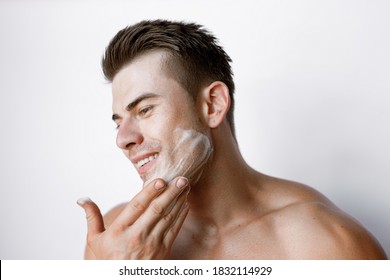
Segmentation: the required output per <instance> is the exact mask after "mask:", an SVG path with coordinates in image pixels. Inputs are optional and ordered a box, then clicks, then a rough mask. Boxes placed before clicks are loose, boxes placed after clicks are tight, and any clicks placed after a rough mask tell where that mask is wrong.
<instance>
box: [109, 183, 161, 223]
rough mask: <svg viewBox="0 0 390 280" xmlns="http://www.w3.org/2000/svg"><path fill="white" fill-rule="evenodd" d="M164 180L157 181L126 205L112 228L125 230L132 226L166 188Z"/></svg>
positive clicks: (149, 184) (147, 185)
mask: <svg viewBox="0 0 390 280" xmlns="http://www.w3.org/2000/svg"><path fill="white" fill-rule="evenodd" d="M166 186H167V185H166V183H165V181H164V180H162V179H156V180H153V181H151V182H149V183H148V184H146V185H145V187H144V188H143V189H142V190H141V191H140V192H139V193H138V194H137V195H136V196H135V197H134V198H133V199H132V200H131V201H130V202H129V203H128V204H127V205H126V207H125V208H124V209H123V211H122V212H121V213H120V214H119V215H118V217H117V218H116V219H115V220H114V222H113V223H112V226H114V227H115V226H118V227H120V228H123V227H124V226H130V225H132V224H133V223H134V222H135V221H136V220H137V219H138V218H139V217H140V216H141V215H142V214H143V213H144V212H145V211H146V209H147V208H148V207H149V205H150V203H151V202H152V201H153V199H155V198H156V197H157V196H158V195H159V194H161V192H163V190H164V189H165V188H166Z"/></svg>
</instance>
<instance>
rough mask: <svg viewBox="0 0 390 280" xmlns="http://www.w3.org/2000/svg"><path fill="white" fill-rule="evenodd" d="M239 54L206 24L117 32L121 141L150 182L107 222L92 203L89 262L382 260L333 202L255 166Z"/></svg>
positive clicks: (116, 111)
mask: <svg viewBox="0 0 390 280" xmlns="http://www.w3.org/2000/svg"><path fill="white" fill-rule="evenodd" d="M230 62H231V60H230V58H229V56H228V55H227V54H226V53H225V52H224V50H223V49H222V48H221V47H220V46H219V45H218V44H217V43H216V39H215V37H214V36H212V35H211V34H210V33H209V32H207V31H206V30H204V29H203V28H202V27H201V26H199V25H196V24H190V23H182V22H169V21H163V20H156V21H143V22H140V23H138V24H135V25H133V26H130V27H127V28H125V29H123V30H121V31H120V32H118V34H117V35H116V36H115V37H114V38H113V39H112V41H111V42H110V44H109V46H108V47H107V49H106V52H105V55H104V57H103V61H102V66H103V71H104V74H105V76H106V78H107V79H108V80H109V81H111V82H112V91H113V120H114V121H115V123H116V124H117V129H118V134H117V145H118V146H119V148H120V149H122V150H123V152H124V154H125V156H126V157H128V158H129V160H130V161H131V162H132V163H133V164H134V166H135V168H136V169H137V171H138V173H139V175H140V177H141V178H142V180H143V181H144V186H143V188H142V190H141V191H140V192H139V193H138V194H137V195H136V196H135V197H134V198H133V199H131V201H130V202H128V203H125V204H122V205H119V206H117V207H115V208H113V209H112V210H111V211H110V212H109V213H107V214H106V215H105V217H104V218H103V217H102V215H101V214H100V210H99V208H98V207H97V205H96V204H95V203H94V202H92V201H91V200H89V199H81V200H79V201H78V203H79V204H80V206H82V207H83V208H84V210H85V211H86V214H87V224H88V235H87V247H86V255H85V257H86V258H87V259H385V258H386V255H385V253H384V251H383V249H382V248H381V247H380V245H379V244H378V242H377V241H376V240H375V238H374V237H373V236H372V235H371V234H370V233H369V232H368V231H366V230H365V229H364V228H363V227H362V226H361V225H360V224H359V223H358V222H357V221H355V220H353V219H352V218H351V217H349V216H348V215H347V214H345V213H344V212H342V211H341V210H340V209H338V208H337V207H336V206H335V205H333V204H332V203H331V202H330V201H329V200H328V199H327V198H325V197H324V196H323V195H321V194H320V193H318V192H317V191H315V190H313V189H311V188H310V187H307V186H304V185H302V184H299V183H295V182H290V181H286V180H281V179H277V178H272V177H270V176H267V175H264V174H261V173H259V172H257V171H255V170H253V169H252V168H251V167H250V166H248V165H247V164H246V162H245V161H244V159H243V158H242V156H241V154H240V151H239V148H238V144H237V142H236V138H235V130H234V122H233V109H234V108H233V107H234V97H233V92H234V83H233V79H232V71H231V68H230V64H229V63H230Z"/></svg>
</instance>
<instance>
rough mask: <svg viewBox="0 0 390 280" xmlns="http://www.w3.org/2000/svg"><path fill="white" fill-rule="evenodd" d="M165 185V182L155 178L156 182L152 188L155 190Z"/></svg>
mask: <svg viewBox="0 0 390 280" xmlns="http://www.w3.org/2000/svg"><path fill="white" fill-rule="evenodd" d="M164 186H165V183H164V182H163V181H161V180H157V181H156V183H154V188H155V189H156V190H159V189H162V188H163V187H164Z"/></svg>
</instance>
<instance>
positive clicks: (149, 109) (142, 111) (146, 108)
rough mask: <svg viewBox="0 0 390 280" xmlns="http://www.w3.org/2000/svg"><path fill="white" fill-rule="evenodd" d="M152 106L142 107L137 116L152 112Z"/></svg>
mask: <svg viewBox="0 0 390 280" xmlns="http://www.w3.org/2000/svg"><path fill="white" fill-rule="evenodd" d="M152 108H153V106H148V107H144V108H142V109H141V110H139V112H138V115H140V116H142V117H143V116H145V115H146V114H147V113H149V112H150V111H151V110H152Z"/></svg>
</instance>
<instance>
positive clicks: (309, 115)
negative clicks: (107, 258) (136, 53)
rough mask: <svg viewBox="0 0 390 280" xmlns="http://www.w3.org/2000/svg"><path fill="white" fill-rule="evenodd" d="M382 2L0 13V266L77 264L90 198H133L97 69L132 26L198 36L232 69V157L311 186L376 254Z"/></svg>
mask: <svg viewBox="0 0 390 280" xmlns="http://www.w3.org/2000/svg"><path fill="white" fill-rule="evenodd" d="M389 11H390V4H389V2H388V1H378V0H370V1H340V0H338V1H317V0H315V1H313V0H310V1H309V0H307V1H287V0H286V1H222V0H221V1H179V0H176V1H174V0H171V1H150V0H149V1H145V0H144V1H75V0H74V1H43V0H41V1H27V0H26V1H15V0H13V1H11V0H9V1H5V0H0V131H1V138H0V165H1V166H0V167H1V168H0V187H1V189H0V221H1V228H0V229H1V230H0V258H1V259H81V258H82V256H83V247H84V240H85V234H86V224H85V217H84V216H85V215H84V212H83V211H82V209H81V208H79V207H78V206H77V205H76V200H77V199H78V198H79V197H83V196H90V197H92V198H93V199H94V200H95V201H96V202H97V203H98V204H99V205H100V206H101V209H102V211H103V212H106V211H108V210H109V209H110V208H111V207H112V206H114V205H116V204H117V203H119V202H123V201H126V200H129V199H130V198H131V197H132V196H133V195H134V194H135V193H136V192H138V190H139V189H140V186H141V181H140V179H139V178H138V177H137V175H136V174H135V171H134V170H133V169H132V167H131V166H130V164H129V163H128V162H127V160H126V159H125V158H124V156H123V155H122V154H121V152H120V151H119V149H117V148H116V146H115V129H114V124H113V123H112V121H111V94H110V90H111V89H110V85H109V84H107V83H106V82H105V80H104V78H103V75H102V72H101V68H100V60H101V56H102V53H103V51H104V48H105V47H106V46H107V44H108V42H109V40H110V39H111V38H112V37H113V36H114V35H115V34H116V32H117V31H118V30H119V29H121V28H123V27H125V26H126V25H129V24H133V23H135V22H137V21H139V20H142V19H156V18H165V19H174V20H186V21H195V22H198V23H200V24H203V25H205V26H206V27H207V28H208V29H209V30H211V31H212V32H213V33H214V34H215V35H216V36H217V37H218V38H219V39H220V42H221V44H222V45H223V46H224V47H225V49H226V51H227V52H228V53H229V54H230V56H231V57H232V59H233V61H234V63H233V70H234V73H235V81H236V87H237V91H236V103H237V107H236V108H237V109H236V125H237V134H238V141H239V144H240V148H241V151H242V153H243V155H244V157H245V158H246V159H247V161H248V162H249V163H250V165H252V166H253V167H254V168H256V169H257V170H259V171H261V172H263V173H266V174H269V175H273V176H277V177H282V178H286V179H291V180H295V181H299V182H303V183H306V184H308V185H310V186H313V187H315V188H316V189H318V190H319V191H321V192H322V193H324V194H325V195H326V196H328V197H329V198H330V199H331V200H333V201H334V202H335V203H336V204H337V205H338V206H339V207H340V208H342V209H344V210H345V211H346V212H348V213H349V214H351V215H352V216H354V217H355V218H357V219H358V220H359V221H360V222H361V223H362V224H363V225H364V226H365V227H366V228H368V229H369V230H370V231H371V232H372V233H373V234H374V235H375V236H376V237H377V239H378V240H379V241H380V242H381V244H382V245H383V247H384V248H385V250H386V252H387V254H388V255H390V237H389V236H390V222H389V214H390V203H389V202H390V190H389V185H390V177H389V176H390V175H389V172H388V169H389V167H390V149H389V143H390V125H389V119H390V110H389V108H390V55H389V50H390V37H389V27H390V17H389Z"/></svg>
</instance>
